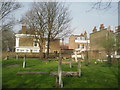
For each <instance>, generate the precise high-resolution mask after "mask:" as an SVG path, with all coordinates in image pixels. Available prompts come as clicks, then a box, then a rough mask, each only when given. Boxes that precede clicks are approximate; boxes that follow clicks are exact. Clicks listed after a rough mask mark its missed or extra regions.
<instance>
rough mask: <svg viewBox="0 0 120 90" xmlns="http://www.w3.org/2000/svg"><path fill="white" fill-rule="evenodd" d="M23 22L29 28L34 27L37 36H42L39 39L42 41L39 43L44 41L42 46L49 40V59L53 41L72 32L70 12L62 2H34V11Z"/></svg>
mask: <svg viewBox="0 0 120 90" xmlns="http://www.w3.org/2000/svg"><path fill="white" fill-rule="evenodd" d="M22 21H24V23H26V24H27V25H28V26H29V27H31V28H33V27H34V32H36V33H35V35H37V36H40V37H39V39H41V40H39V41H40V42H38V43H41V41H42V40H43V43H41V45H42V44H45V40H44V39H45V38H46V39H47V40H46V41H47V57H48V56H49V49H50V42H51V40H53V39H54V38H62V37H65V36H67V35H68V34H69V33H70V32H71V30H70V28H69V27H70V21H71V18H70V17H69V10H68V8H67V7H65V5H64V4H63V3H60V2H34V3H33V7H32V9H31V10H30V11H28V13H27V14H26V16H25V17H24V18H23V19H22ZM36 38H38V37H36ZM41 45H39V46H41ZM41 47H43V45H42V46H41ZM41 52H42V51H41Z"/></svg>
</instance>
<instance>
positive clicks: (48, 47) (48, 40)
mask: <svg viewBox="0 0 120 90" xmlns="http://www.w3.org/2000/svg"><path fill="white" fill-rule="evenodd" d="M49 49H50V34H48V39H47V58H48V57H49Z"/></svg>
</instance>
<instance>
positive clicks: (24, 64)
mask: <svg viewBox="0 0 120 90" xmlns="http://www.w3.org/2000/svg"><path fill="white" fill-rule="evenodd" d="M23 68H26V55H25V56H24V61H23Z"/></svg>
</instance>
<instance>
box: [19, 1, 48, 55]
mask: <svg viewBox="0 0 120 90" xmlns="http://www.w3.org/2000/svg"><path fill="white" fill-rule="evenodd" d="M34 4H36V3H33V7H32V9H31V10H29V11H28V12H27V13H26V14H25V16H24V17H23V18H22V19H21V22H22V23H24V24H26V25H27V26H28V28H29V31H30V32H31V34H33V35H34V38H35V39H36V40H35V42H37V43H38V45H39V49H40V57H42V54H43V48H44V44H45V32H46V25H45V24H46V21H45V17H46V12H44V5H43V4H42V3H39V4H36V5H35V6H34ZM41 7H42V9H41Z"/></svg>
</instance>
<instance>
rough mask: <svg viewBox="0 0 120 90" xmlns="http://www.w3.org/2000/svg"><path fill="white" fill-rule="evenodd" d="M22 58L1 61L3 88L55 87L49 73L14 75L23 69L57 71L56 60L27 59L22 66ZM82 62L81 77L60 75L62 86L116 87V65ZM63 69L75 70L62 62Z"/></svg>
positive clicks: (75, 66)
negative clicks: (25, 65) (86, 63)
mask: <svg viewBox="0 0 120 90" xmlns="http://www.w3.org/2000/svg"><path fill="white" fill-rule="evenodd" d="M22 62H23V59H18V60H15V59H9V60H3V61H2V75H3V76H2V77H3V78H2V87H3V88H55V81H56V80H55V79H56V78H55V77H54V76H50V75H49V74H44V75H41V74H26V75H16V73H17V72H24V71H30V72H31V71H48V72H50V71H57V69H58V62H57V61H51V62H47V63H46V62H45V61H41V60H39V59H27V60H26V62H27V67H26V68H24V69H23V68H22ZM81 64H82V76H81V77H62V80H63V83H64V88H117V87H118V67H117V65H112V66H111V67H109V66H108V65H107V64H106V63H98V64H94V61H93V60H91V63H90V65H89V66H85V64H84V62H82V63H81ZM62 70H63V71H77V65H76V64H74V65H73V67H72V68H71V69H70V68H69V65H66V64H62Z"/></svg>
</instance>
